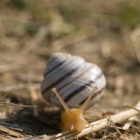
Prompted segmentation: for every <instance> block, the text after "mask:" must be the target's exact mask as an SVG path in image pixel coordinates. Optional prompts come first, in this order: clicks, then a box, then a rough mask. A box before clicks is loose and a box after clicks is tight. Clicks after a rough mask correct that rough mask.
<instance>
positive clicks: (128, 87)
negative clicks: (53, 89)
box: [0, 0, 140, 140]
mask: <svg viewBox="0 0 140 140" xmlns="http://www.w3.org/2000/svg"><path fill="white" fill-rule="evenodd" d="M139 9H140V2H139V1H138V0H134V1H133V2H131V1H129V0H128V1H127V4H126V0H123V1H122V0H120V1H112V2H111V1H109V0H107V1H106V2H102V0H94V1H84V0H82V1H81V2H75V1H67V2H66V1H64V0H62V1H59V0H58V1H54V2H52V1H49V0H48V1H45V0H41V1H40V2H39V1H33V0H29V1H27V0H25V1H24V0H21V1H18V0H5V1H4V0H2V1H1V2H0V140H7V139H13V140H16V139H17V140H18V139H19V140H20V139H22V140H23V139H24V140H25V139H26V138H29V137H32V136H36V137H37V136H41V135H44V134H46V135H47V136H48V138H47V137H46V139H49V136H52V135H55V134H57V133H60V127H59V125H60V112H59V111H58V110H56V108H54V107H52V106H48V105H46V102H45V101H44V100H43V99H42V96H41V94H40V84H41V81H42V80H43V72H44V69H45V67H46V65H47V61H48V58H49V57H50V56H51V54H53V53H55V52H64V53H70V54H72V55H79V56H81V57H83V58H85V59H86V60H87V61H89V62H93V63H95V64H97V65H98V66H100V67H101V69H102V71H103V72H104V74H105V76H106V79H107V86H106V89H105V94H104V97H103V98H102V99H101V100H100V101H99V102H97V103H96V104H95V105H94V106H92V107H90V108H89V109H87V110H86V111H85V112H84V115H85V118H86V119H87V120H88V122H93V121H95V120H99V119H102V118H104V117H105V116H109V115H113V114H116V113H118V112H121V111H123V110H126V109H129V108H130V106H135V105H136V103H137V102H138V101H139V100H140V84H139V83H140V47H139V46H138V45H140V42H139V40H140V37H139V35H140V29H139V26H138V24H139V21H140V10H139ZM34 105H37V108H36V107H34ZM36 111H37V112H36ZM130 121H131V120H126V121H124V122H121V123H118V124H115V126H116V127H114V126H107V127H106V128H104V129H102V130H100V131H98V132H96V133H94V134H93V135H87V136H84V137H82V138H79V139H83V140H85V139H94V140H117V139H120V140H139V139H140V115H138V116H137V117H135V119H133V120H132V123H131V125H130V127H129V128H128V129H127V130H124V129H123V126H124V125H125V124H126V122H130ZM116 128H117V130H116ZM38 139H39V138H38ZM40 139H41V138H40Z"/></svg>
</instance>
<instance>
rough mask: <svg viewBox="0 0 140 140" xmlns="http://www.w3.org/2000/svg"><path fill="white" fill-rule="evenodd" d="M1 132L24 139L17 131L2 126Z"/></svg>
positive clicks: (0, 127)
mask: <svg viewBox="0 0 140 140" xmlns="http://www.w3.org/2000/svg"><path fill="white" fill-rule="evenodd" d="M0 131H2V132H5V133H7V134H8V135H11V136H16V137H23V135H22V134H20V133H18V132H16V131H13V130H11V129H8V128H6V127H4V126H1V125H0Z"/></svg>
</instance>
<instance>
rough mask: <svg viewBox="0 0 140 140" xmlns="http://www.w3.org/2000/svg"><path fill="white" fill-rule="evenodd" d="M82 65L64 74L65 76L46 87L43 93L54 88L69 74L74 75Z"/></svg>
mask: <svg viewBox="0 0 140 140" xmlns="http://www.w3.org/2000/svg"><path fill="white" fill-rule="evenodd" d="M79 68H80V67H79V66H78V67H76V68H75V69H72V70H71V71H70V72H68V73H67V74H66V75H64V76H63V77H61V78H60V79H58V80H57V81H56V82H54V83H53V84H51V85H50V86H49V87H47V88H45V89H44V90H43V91H42V94H44V93H46V92H47V91H48V90H49V89H52V88H53V87H54V86H55V85H56V84H58V83H59V82H62V81H63V80H64V79H65V78H66V77H67V76H70V75H72V74H73V73H74V72H75V71H77V70H78V69H79Z"/></svg>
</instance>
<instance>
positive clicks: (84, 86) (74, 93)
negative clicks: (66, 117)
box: [64, 72, 103, 102]
mask: <svg viewBox="0 0 140 140" xmlns="http://www.w3.org/2000/svg"><path fill="white" fill-rule="evenodd" d="M102 75H103V73H102V72H101V73H100V74H99V75H98V76H97V77H96V79H95V80H94V81H93V80H90V81H89V82H87V83H86V84H84V85H83V86H80V87H78V88H77V89H76V90H74V91H73V92H71V93H70V94H69V95H68V96H67V97H66V98H65V99H64V101H65V102H68V101H69V100H70V99H71V98H72V97H74V96H75V95H76V94H79V92H82V91H83V90H84V89H85V88H87V86H90V87H91V85H92V84H93V83H95V82H96V80H97V79H99V78H100V77H101V76H102Z"/></svg>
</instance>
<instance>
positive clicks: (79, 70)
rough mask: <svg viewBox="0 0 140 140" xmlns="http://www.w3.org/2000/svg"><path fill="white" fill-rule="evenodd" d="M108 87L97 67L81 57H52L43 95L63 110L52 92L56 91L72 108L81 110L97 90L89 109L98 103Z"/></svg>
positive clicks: (42, 90)
mask: <svg viewBox="0 0 140 140" xmlns="http://www.w3.org/2000/svg"><path fill="white" fill-rule="evenodd" d="M105 86H106V79H105V76H104V74H103V72H102V71H101V69H100V68H99V67H98V66H97V65H95V64H93V63H89V62H86V61H85V60H84V59H83V58H82V57H79V56H72V55H70V54H63V53H55V54H53V55H52V56H51V57H50V59H49V61H48V65H47V67H46V69H45V72H44V79H43V81H42V83H41V92H42V95H43V97H44V98H45V99H46V100H47V101H48V102H50V103H51V104H54V105H57V106H60V107H61V103H60V102H59V100H58V99H57V97H56V96H55V94H54V93H53V92H52V90H51V89H52V88H54V87H55V88H56V89H57V91H58V93H59V94H60V96H61V97H62V98H63V99H64V101H65V102H66V103H67V105H68V106H69V107H71V108H73V107H74V108H77V107H80V106H81V105H82V104H83V103H84V101H85V100H86V99H87V97H88V96H89V94H90V93H91V92H92V90H93V89H94V87H97V88H98V89H97V91H96V93H95V94H94V95H93V97H92V99H91V101H90V103H89V105H91V104H94V103H95V102H96V101H98V100H99V99H100V98H101V97H102V95H103V93H104V88H105Z"/></svg>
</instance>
